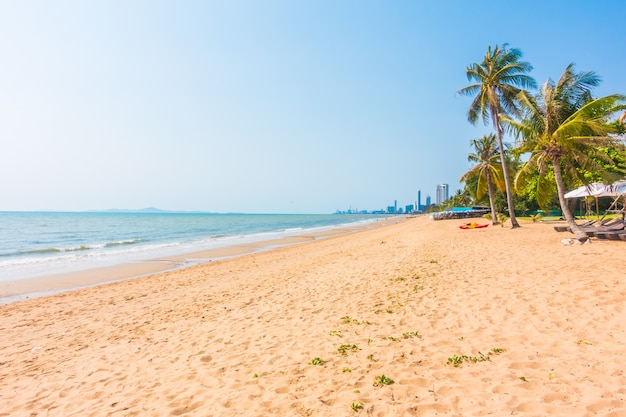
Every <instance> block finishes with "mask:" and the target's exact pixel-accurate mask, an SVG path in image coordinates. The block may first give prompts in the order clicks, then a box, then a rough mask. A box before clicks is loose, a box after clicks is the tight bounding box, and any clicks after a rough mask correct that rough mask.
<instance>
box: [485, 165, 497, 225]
mask: <svg viewBox="0 0 626 417" xmlns="http://www.w3.org/2000/svg"><path fill="white" fill-rule="evenodd" d="M487 192H488V193H489V205H490V206H491V224H492V225H493V226H495V225H497V224H498V215H497V214H496V205H495V203H494V201H493V195H494V193H495V192H494V187H493V181H491V173H490V172H489V171H487Z"/></svg>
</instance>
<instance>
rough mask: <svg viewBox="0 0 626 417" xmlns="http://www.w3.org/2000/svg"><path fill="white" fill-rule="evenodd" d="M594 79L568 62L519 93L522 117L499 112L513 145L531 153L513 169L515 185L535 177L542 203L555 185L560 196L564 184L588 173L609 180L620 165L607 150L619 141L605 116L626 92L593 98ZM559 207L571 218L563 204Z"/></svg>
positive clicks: (540, 204)
mask: <svg viewBox="0 0 626 417" xmlns="http://www.w3.org/2000/svg"><path fill="white" fill-rule="evenodd" d="M599 82H600V78H599V77H598V76H597V75H596V74H595V73H593V72H574V68H573V65H572V64H570V65H569V66H568V67H567V68H566V69H565V71H564V72H563V74H562V75H561V77H560V78H559V79H558V81H556V82H554V81H552V80H548V82H546V83H545V84H543V85H542V87H541V90H540V92H539V94H537V95H535V96H532V95H530V94H528V93H522V94H520V96H519V99H520V102H521V103H522V105H523V110H524V112H523V117H522V119H521V121H516V120H512V119H511V118H509V117H503V118H502V122H503V124H504V125H505V126H507V128H508V129H509V130H510V131H512V132H514V133H515V134H516V135H517V137H518V138H520V139H521V140H522V142H521V145H520V147H519V149H518V151H519V152H520V153H528V154H529V155H530V156H529V158H528V160H527V161H526V163H525V164H523V166H522V168H521V170H520V171H519V172H518V174H517V177H516V180H515V182H516V188H523V187H526V185H527V183H528V182H529V181H530V180H531V179H532V178H533V177H535V181H536V186H535V190H536V198H537V202H538V204H539V206H540V207H542V208H543V207H546V206H547V204H548V203H549V202H550V201H551V200H552V199H553V198H554V195H555V191H556V192H557V193H558V195H559V196H560V197H561V198H562V197H563V194H565V192H566V189H565V187H566V186H567V185H568V184H570V185H571V184H575V183H576V182H581V183H584V182H585V181H586V180H585V175H587V173H593V174H592V175H594V176H598V177H599V178H602V179H604V180H610V179H613V178H615V177H616V174H617V172H616V171H620V168H619V167H618V166H617V165H616V161H615V160H614V159H613V157H617V154H613V155H611V153H610V152H609V149H613V148H616V149H620V148H621V145H620V144H619V140H618V139H617V138H616V137H615V136H614V135H611V134H612V133H614V132H615V129H614V128H613V126H612V125H611V124H610V123H609V122H608V117H609V116H610V115H611V114H613V113H614V112H615V111H616V110H617V109H619V108H621V106H622V105H623V104H622V103H623V102H624V101H625V100H626V97H625V96H621V95H617V94H614V95H610V96H606V97H602V98H598V99H593V97H592V96H591V89H592V88H593V87H595V86H597V85H598V84H599ZM621 171H623V167H622V169H621ZM552 177H553V178H552ZM555 186H556V190H555ZM561 210H562V211H563V214H564V216H565V217H566V218H567V219H568V220H571V221H573V217H572V215H571V213H570V211H569V208H568V207H567V205H565V206H564V207H561Z"/></svg>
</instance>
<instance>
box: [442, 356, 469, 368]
mask: <svg viewBox="0 0 626 417" xmlns="http://www.w3.org/2000/svg"><path fill="white" fill-rule="evenodd" d="M465 359H467V356H466V355H462V356H457V355H452V356H451V357H449V358H448V362H447V364H448V365H453V366H454V367H455V368H458V367H459V366H461V364H463V361H464V360H465Z"/></svg>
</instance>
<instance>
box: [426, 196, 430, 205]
mask: <svg viewBox="0 0 626 417" xmlns="http://www.w3.org/2000/svg"><path fill="white" fill-rule="evenodd" d="M428 206H430V196H429V195H426V207H428Z"/></svg>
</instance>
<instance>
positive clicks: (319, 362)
mask: <svg viewBox="0 0 626 417" xmlns="http://www.w3.org/2000/svg"><path fill="white" fill-rule="evenodd" d="M325 363H326V361H325V360H323V359H321V358H313V359H312V360H311V362H309V365H314V366H322V365H324V364H325Z"/></svg>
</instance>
